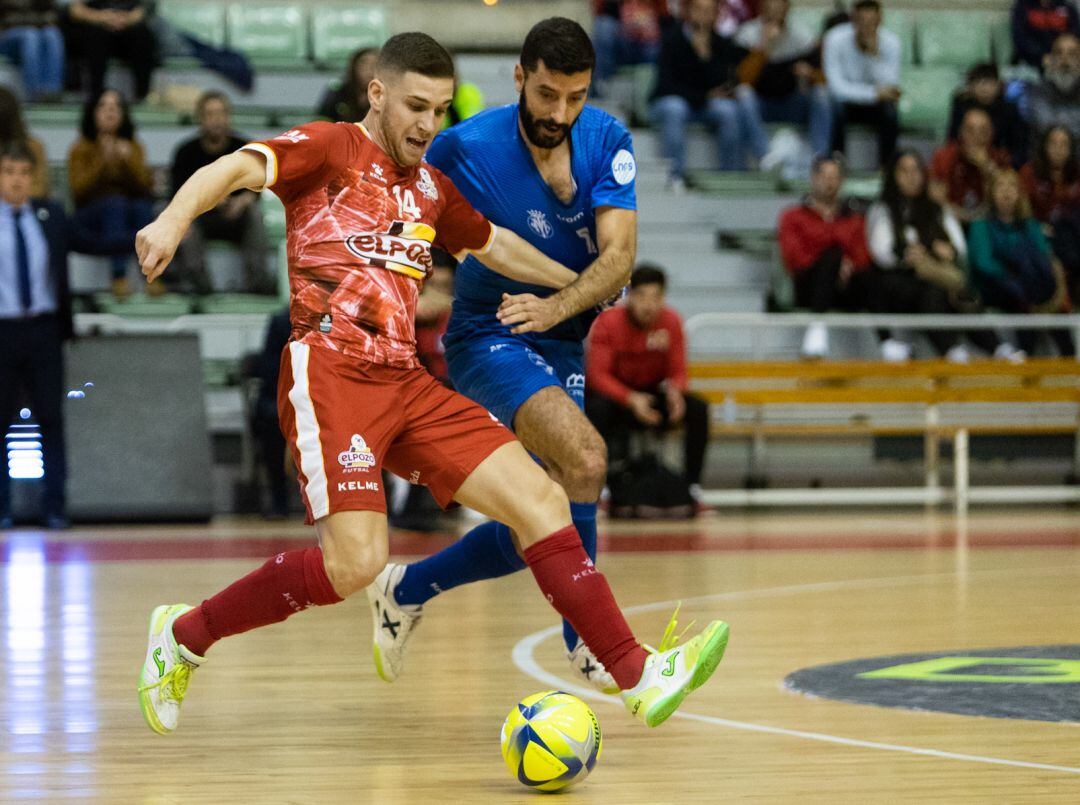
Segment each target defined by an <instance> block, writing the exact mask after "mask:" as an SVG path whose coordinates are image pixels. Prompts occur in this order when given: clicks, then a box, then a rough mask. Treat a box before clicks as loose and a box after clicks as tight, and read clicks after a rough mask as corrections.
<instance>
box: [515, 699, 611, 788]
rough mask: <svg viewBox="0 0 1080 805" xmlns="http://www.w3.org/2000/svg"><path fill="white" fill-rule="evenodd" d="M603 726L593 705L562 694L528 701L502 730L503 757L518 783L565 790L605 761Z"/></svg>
mask: <svg viewBox="0 0 1080 805" xmlns="http://www.w3.org/2000/svg"><path fill="white" fill-rule="evenodd" d="M600 747H601V738H600V722H599V721H597V720H596V715H595V714H594V713H593V711H592V710H591V709H590V708H589V705H587V704H585V702H583V701H581V699H579V698H577V697H576V696H571V695H570V694H569V693H563V692H562V691H557V690H548V691H544V692H543V693H534V694H533V695H532V696H528V697H527V698H524V699H522V700H521V701H520V702H518V703H517V704H516V705H515V706H514V709H513V710H511V711H510V715H508V716H507V717H506V721H505V722H503V728H502V755H503V760H505V761H506V766H507V768H509V769H510V773H511V774H512V775H514V777H516V778H517V780H518V782H520V783H521V784H522V785H525V786H528V787H529V788H533V789H536V790H537V791H561V790H563V789H566V788H569V787H570V786H572V785H576V784H577V783H580V782H581V781H582V780H584V779H585V778H586V777H588V776H589V772H591V771H592V769H593V766H595V765H596V761H597V760H599V759H600Z"/></svg>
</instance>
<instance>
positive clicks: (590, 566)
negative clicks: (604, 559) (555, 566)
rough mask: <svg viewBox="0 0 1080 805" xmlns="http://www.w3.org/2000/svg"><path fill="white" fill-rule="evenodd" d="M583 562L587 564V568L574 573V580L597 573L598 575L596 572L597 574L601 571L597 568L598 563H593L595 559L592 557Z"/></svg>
mask: <svg viewBox="0 0 1080 805" xmlns="http://www.w3.org/2000/svg"><path fill="white" fill-rule="evenodd" d="M581 564H583V565H584V566H585V569H584V570H582V571H581V572H580V573H575V574H574V575H573V578H572V580H573V581H577V580H579V579H583V578H585V577H586V576H595V575H596V574H597V573H598V572H599V571H598V570H597V569H596V565H594V564H593V560H592V559H588V558H587V559H586V560H585V561H584V562H582V563H581Z"/></svg>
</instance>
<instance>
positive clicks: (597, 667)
mask: <svg viewBox="0 0 1080 805" xmlns="http://www.w3.org/2000/svg"><path fill="white" fill-rule="evenodd" d="M566 659H568V660H570V667H571V668H572V669H573V671H574V676H576V677H577V678H578V679H580V680H581V681H583V682H587V683H588V684H589V685H591V686H592V687H594V688H596V689H597V690H598V691H600V692H601V693H618V692H619V686H618V685H616V684H615V680H614V679H613V678H612V676H611V674H609V673H608V672H607V669H606V668H604V666H603V665H602V664H601V663H600V660H598V659H596V655H595V654H593V653H592V650H591V649H590V648H589V647H588V646H586V645H585V643H584V641H582V639H581V638H580V637H579V638H578V641H577V644H576V645H575V646H574V650H573V651H571V652H570V653H568V654H567V655H566Z"/></svg>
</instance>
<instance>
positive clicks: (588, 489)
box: [563, 434, 607, 500]
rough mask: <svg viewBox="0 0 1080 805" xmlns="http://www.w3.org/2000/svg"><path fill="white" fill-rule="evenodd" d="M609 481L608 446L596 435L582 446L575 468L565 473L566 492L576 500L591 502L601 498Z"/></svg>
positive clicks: (575, 460) (574, 464)
mask: <svg viewBox="0 0 1080 805" xmlns="http://www.w3.org/2000/svg"><path fill="white" fill-rule="evenodd" d="M606 479H607V445H605V444H604V440H603V439H601V438H600V435H599V434H596V437H595V438H594V439H590V440H589V441H588V442H587V443H586V444H584V445H582V448H581V450H580V451H579V452H578V454H577V456H576V457H575V459H574V463H573V466H571V467H569V468H567V471H566V472H564V473H563V480H564V483H565V484H566V491H567V492H569V493H570V496H571V497H572V498H573V499H574V500H591V499H595V498H597V497H599V496H600V490H601V489H603V488H604V481H605V480H606Z"/></svg>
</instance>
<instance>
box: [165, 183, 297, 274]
mask: <svg viewBox="0 0 1080 805" xmlns="http://www.w3.org/2000/svg"><path fill="white" fill-rule="evenodd" d="M207 240H224V241H228V242H230V243H235V244H236V245H237V247H238V248H239V250H240V255H241V258H242V259H243V264H244V290H245V291H246V292H248V293H256V294H273V293H276V292H277V280H276V278H275V277H273V276H270V275H269V274H268V273H267V270H266V254H267V238H266V228H265V226H264V225H263V219H262V209H261V207H260V205H259V203H258V202H255V203H252V204H249V205H248V206H247V208H246V209H245V210H244V212H243V214H242V215H241V217H240V218H237V219H232V220H230V219H227V218H225V217H224V216H223V215H221V214H220V213H218V212H217V211H216V210H211V211H210V212H208V213H206V214H204V215H202V216H200V217H199V218H197V219H196V220H195V225H194V226H193V227H191V228H190V229H189V230H188V231H187V234H186V235H185V236H184V240H183V241H182V242H181V243H180V248H179V249H178V250H177V254H176V262H177V265H176V268H177V269H178V271H177V272H176V275H175V276H174V280H176V281H177V282H181V283H186V284H190V286H191V289H192V291H193V292H194V293H197V294H201V295H205V294H209V293H211V292H212V291H213V290H214V288H213V283H212V282H211V280H210V274H209V272H208V271H207V268H206V241H207Z"/></svg>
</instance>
